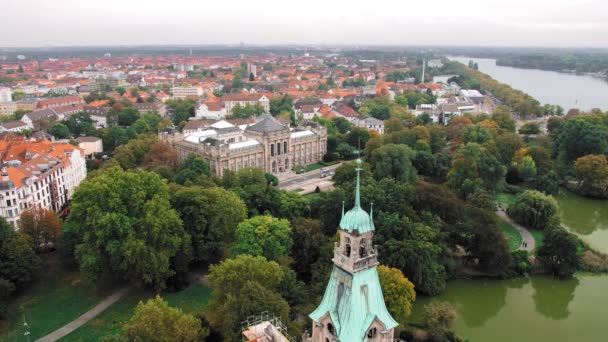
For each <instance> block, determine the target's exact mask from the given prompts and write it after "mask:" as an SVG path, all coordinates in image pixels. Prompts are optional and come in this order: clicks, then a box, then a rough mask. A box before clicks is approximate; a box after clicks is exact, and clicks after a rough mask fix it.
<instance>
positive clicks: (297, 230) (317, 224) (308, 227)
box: [291, 218, 328, 282]
mask: <svg viewBox="0 0 608 342" xmlns="http://www.w3.org/2000/svg"><path fill="white" fill-rule="evenodd" d="M292 236H293V248H292V249H291V257H292V258H293V261H294V265H293V267H294V269H295V271H296V272H297V274H298V276H299V277H300V278H301V279H303V280H304V281H306V282H308V281H310V277H311V271H312V270H311V266H312V264H314V263H315V262H316V261H317V260H318V259H319V256H320V255H321V251H320V249H319V247H320V246H322V245H323V244H324V243H325V242H326V241H327V240H328V239H327V238H326V237H325V235H324V234H323V224H322V223H321V221H319V220H315V219H309V218H297V219H296V220H295V221H294V222H293V224H292Z"/></svg>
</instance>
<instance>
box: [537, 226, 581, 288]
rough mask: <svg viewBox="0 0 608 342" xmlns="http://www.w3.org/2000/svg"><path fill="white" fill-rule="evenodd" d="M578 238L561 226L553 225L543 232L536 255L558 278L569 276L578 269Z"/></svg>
mask: <svg viewBox="0 0 608 342" xmlns="http://www.w3.org/2000/svg"><path fill="white" fill-rule="evenodd" d="M577 247H578V240H577V239H576V237H575V236H574V235H572V234H571V233H569V232H567V231H566V230H564V229H563V228H560V227H554V228H551V229H548V231H547V232H546V233H545V239H544V240H543V244H542V246H540V248H539V249H538V252H537V253H536V256H537V258H538V260H539V261H540V262H541V263H543V264H544V265H545V266H547V267H549V269H550V270H551V272H552V273H553V274H554V275H556V276H558V277H560V278H570V277H572V275H573V274H574V272H576V270H577V269H578V262H579V261H578V255H577V254H576V251H577Z"/></svg>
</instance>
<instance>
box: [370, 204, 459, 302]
mask: <svg viewBox="0 0 608 342" xmlns="http://www.w3.org/2000/svg"><path fill="white" fill-rule="evenodd" d="M437 235H438V234H437V231H436V230H435V229H433V228H431V227H429V226H427V225H425V224H422V223H415V222H412V221H411V220H410V219H408V218H407V217H406V216H403V217H399V215H398V214H386V215H382V216H380V220H379V222H378V226H377V233H376V235H375V236H374V243H376V244H378V247H379V249H380V253H379V254H380V262H381V263H382V264H384V265H387V266H390V267H395V268H398V269H399V270H401V271H402V272H403V274H404V275H405V276H406V277H407V278H408V279H409V280H411V281H412V282H413V283H414V284H415V286H416V289H417V290H418V291H419V292H421V293H424V294H427V295H435V294H438V293H440V292H441V291H443V289H444V288H445V281H446V278H447V276H446V273H445V268H444V267H443V265H441V264H439V263H438V262H437V260H438V259H439V257H440V255H441V246H439V245H438V244H436V243H435V240H436V238H437Z"/></svg>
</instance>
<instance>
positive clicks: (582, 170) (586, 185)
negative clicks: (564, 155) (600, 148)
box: [574, 154, 608, 198]
mask: <svg viewBox="0 0 608 342" xmlns="http://www.w3.org/2000/svg"><path fill="white" fill-rule="evenodd" d="M574 173H575V175H576V179H577V181H578V191H579V192H580V193H581V194H583V195H586V196H591V197H598V198H606V197H608V162H607V161H606V156H605V155H603V154H602V155H600V154H595V155H594V154H590V155H586V156H583V157H580V158H578V159H576V161H575V162H574Z"/></svg>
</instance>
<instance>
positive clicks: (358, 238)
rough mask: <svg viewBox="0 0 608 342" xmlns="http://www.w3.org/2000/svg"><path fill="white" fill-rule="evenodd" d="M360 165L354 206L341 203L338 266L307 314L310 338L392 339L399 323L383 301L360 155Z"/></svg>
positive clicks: (319, 341) (313, 341)
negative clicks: (364, 198)
mask: <svg viewBox="0 0 608 342" xmlns="http://www.w3.org/2000/svg"><path fill="white" fill-rule="evenodd" d="M356 165H357V168H356V171H357V183H356V188H355V206H354V207H353V208H352V209H351V210H349V211H348V212H347V213H346V214H345V213H344V205H342V219H341V220H340V229H339V230H338V231H339V233H340V241H339V242H338V243H336V246H335V248H334V257H333V263H334V268H333V271H332V273H331V276H330V279H329V283H328V284H327V288H326V290H325V294H324V296H323V299H322V301H321V304H319V306H318V307H317V309H316V310H315V311H313V312H312V313H311V314H310V315H309V317H310V318H311V319H312V321H313V324H312V335H305V336H304V341H306V342H333V341H340V342H356V341H378V342H380V341H382V342H388V341H391V342H392V341H393V339H394V332H395V331H394V330H395V327H396V326H397V325H398V323H397V322H396V321H395V320H394V319H393V317H392V316H391V314H390V313H389V312H388V310H387V308H386V305H385V303H384V296H383V294H382V288H381V287H380V280H379V278H378V272H377V270H376V266H377V265H378V251H377V250H376V248H375V247H373V245H372V238H373V235H374V230H375V228H374V221H373V209H372V211H370V212H371V214H368V213H367V212H366V211H365V210H363V208H362V207H361V200H360V181H359V172H360V171H361V160H360V159H357V161H356Z"/></svg>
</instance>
